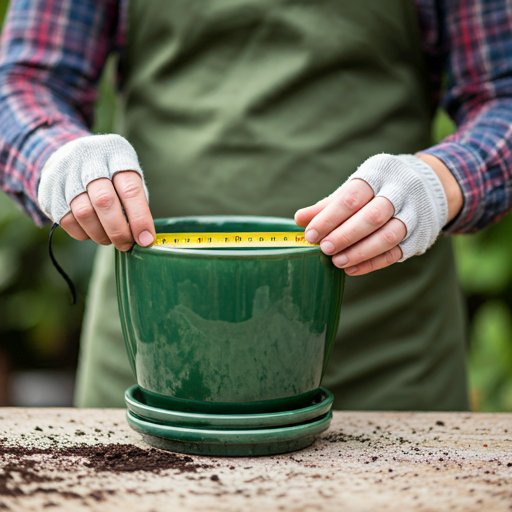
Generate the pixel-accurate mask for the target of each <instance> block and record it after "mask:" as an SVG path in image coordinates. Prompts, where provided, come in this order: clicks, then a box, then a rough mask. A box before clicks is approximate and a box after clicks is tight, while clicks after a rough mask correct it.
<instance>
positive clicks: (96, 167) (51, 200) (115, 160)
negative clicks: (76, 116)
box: [37, 134, 148, 223]
mask: <svg viewBox="0 0 512 512" xmlns="http://www.w3.org/2000/svg"><path fill="white" fill-rule="evenodd" d="M119 171H136V172H138V173H139V174H140V176H141V178H142V181H143V182H144V175H143V173H142V169H141V167H140V164H139V160H138V158H137V153H136V152H135V150H134V149H133V147H132V145H131V144H130V143H129V142H128V141H127V140H126V139H125V138H123V137H121V136H120V135H115V134H107V135H90V136H88V137H80V138H78V139H75V140H73V141H71V142H68V143H67V144H64V146H62V147H60V148H59V149H58V150H57V151H55V153H53V154H52V155H51V156H50V158H49V159H48V160H47V162H46V164H45V165H44V167H43V170H42V172H41V180H40V182H39V188H38V191H37V199H38V201H39V206H40V207H41V210H42V211H43V212H44V213H45V215H47V216H48V217H49V218H50V219H51V220H52V221H53V222H57V223H58V222H60V220H61V219H62V217H64V215H66V213H68V212H69V211H70V210H71V208H70V203H71V201H73V199H74V198H75V197H76V196H78V195H80V194H82V193H83V192H85V191H86V190H87V185H88V184H89V183H90V182H91V181H94V180H97V179H98V178H108V179H109V180H112V178H113V177H114V174H115V173H116V172H119ZM144 191H145V192H146V197H148V191H147V189H146V185H145V184H144Z"/></svg>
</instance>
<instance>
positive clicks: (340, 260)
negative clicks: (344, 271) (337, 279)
mask: <svg viewBox="0 0 512 512" xmlns="http://www.w3.org/2000/svg"><path fill="white" fill-rule="evenodd" d="M347 263H348V258H347V257H346V256H345V255H344V254H339V255H338V256H336V266H337V267H344V266H345V265H346V264H347Z"/></svg>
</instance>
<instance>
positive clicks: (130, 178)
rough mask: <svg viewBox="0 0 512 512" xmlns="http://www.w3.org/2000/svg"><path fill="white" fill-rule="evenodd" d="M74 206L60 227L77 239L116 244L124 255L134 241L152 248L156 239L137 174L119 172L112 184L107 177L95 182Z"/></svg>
mask: <svg viewBox="0 0 512 512" xmlns="http://www.w3.org/2000/svg"><path fill="white" fill-rule="evenodd" d="M70 207H71V211H70V212H69V213H67V214H66V215H64V217H62V219H61V221H60V226H61V227H62V228H63V229H64V230H65V231H66V232H67V233H68V234H69V235H70V236H72V237H73V238H76V239H77V240H87V239H88V238H90V239H91V240H93V241H94V242H96V243H98V244H101V245H110V244H114V245H115V247H116V248H117V249H119V250H120V251H123V252H124V251H128V250H130V249H131V247H132V246H133V243H134V242H137V243H138V244H139V245H142V246H148V245H150V244H151V243H153V241H154V239H155V226H154V224H153V217H152V216H151V212H150V210H149V205H148V202H147V199H146V195H145V193H144V187H143V185H142V178H141V177H140V175H139V174H138V173H137V172H135V171H121V172H118V173H116V174H115V175H114V177H113V179H112V181H110V180H109V179H107V178H99V179H97V180H94V181H91V182H90V183H89V184H88V185H87V192H84V193H82V194H80V195H78V196H76V197H75V198H74V199H73V200H72V201H71V203H70ZM122 208H124V211H125V212H126V216H125V214H124V213H123V209H122ZM126 217H128V221H127V220H126Z"/></svg>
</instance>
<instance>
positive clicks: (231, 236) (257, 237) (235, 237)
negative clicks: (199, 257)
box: [153, 231, 318, 249]
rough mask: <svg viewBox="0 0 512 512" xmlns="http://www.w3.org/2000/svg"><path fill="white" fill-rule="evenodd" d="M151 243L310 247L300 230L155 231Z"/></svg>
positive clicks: (194, 246)
mask: <svg viewBox="0 0 512 512" xmlns="http://www.w3.org/2000/svg"><path fill="white" fill-rule="evenodd" d="M153 245H160V246H164V247H173V248H182V249H201V248H202V249H218V248H229V249H232V248H234V247H240V248H247V247H256V248H261V247H300V246H309V247H312V246H314V245H318V244H311V243H309V242H308V241H307V240H306V239H305V238H304V233H302V232H294V231H290V232H279V233H274V232H272V233H270V232H269V233H266V232H254V233H157V235H156V238H155V241H154V242H153Z"/></svg>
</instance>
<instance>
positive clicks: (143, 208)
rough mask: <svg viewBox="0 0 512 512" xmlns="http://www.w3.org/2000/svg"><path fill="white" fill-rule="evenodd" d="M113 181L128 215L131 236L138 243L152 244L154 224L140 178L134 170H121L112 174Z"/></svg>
mask: <svg viewBox="0 0 512 512" xmlns="http://www.w3.org/2000/svg"><path fill="white" fill-rule="evenodd" d="M113 183H114V187H115V189H116V192H117V195H118V196H119V198H120V199H121V202H122V204H123V207H124V211H125V212H126V215H127V216H128V222H129V223H130V229H131V232H132V235H133V237H134V238H135V240H136V241H137V243H138V244H139V245H142V246H147V245H150V244H152V243H153V241H154V240H155V225H154V223H153V217H152V216H151V211H150V210H149V205H148V200H147V198H146V194H145V193H144V186H143V184H142V178H141V177H140V175H139V174H138V173H137V172H135V171H122V172H118V173H117V174H115V175H114V179H113Z"/></svg>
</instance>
